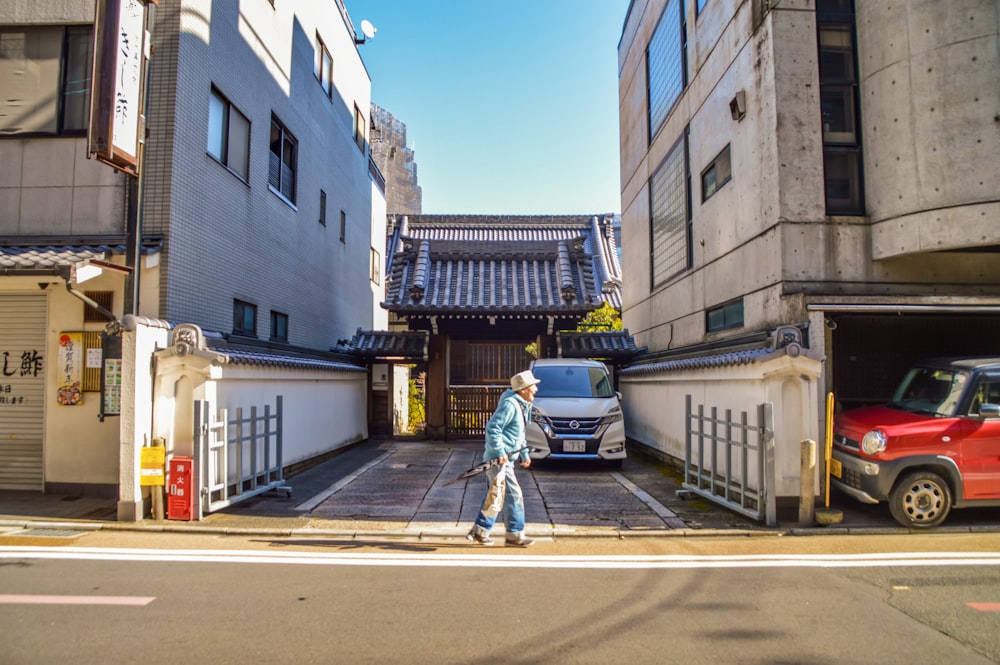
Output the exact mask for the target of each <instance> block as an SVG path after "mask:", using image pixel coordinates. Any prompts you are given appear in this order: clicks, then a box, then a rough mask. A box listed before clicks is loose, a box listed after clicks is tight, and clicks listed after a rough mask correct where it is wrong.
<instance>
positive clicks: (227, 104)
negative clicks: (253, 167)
mask: <svg viewBox="0 0 1000 665" xmlns="http://www.w3.org/2000/svg"><path fill="white" fill-rule="evenodd" d="M209 94H210V96H211V99H214V100H218V101H219V102H221V104H222V108H223V116H224V117H223V118H222V127H221V136H219V137H213V135H212V123H211V122H209V126H208V141H209V145H208V147H207V148H206V149H207V151H208V155H209V156H210V157H211V158H212V159H214V160H215V161H217V162H219V163H220V164H221V165H222V166H224V167H226V169H227V170H228V171H229V172H230V173H232V174H233V175H235V176H236V177H238V178H240V179H241V180H243V181H244V182H249V181H250V136H251V134H252V129H253V128H252V126H251V123H250V118H248V117H247V116H246V114H244V113H243V112H242V111H240V109H239V108H238V107H237V106H236V105H234V104H233V103H232V102H231V101H229V98H228V97H226V96H225V95H224V94H222V92H221V91H220V90H219V89H218V88H217V87H215V86H214V85H213V86H212V90H211V92H210V93H209ZM209 103H210V104H211V100H210V102H209ZM210 108H211V107H210ZM234 113H235V114H236V118H237V119H242V121H243V126H245V127H246V136H245V137H243V139H242V140H240V141H238V143H239V145H241V146H242V147H243V157H244V158H243V160H242V161H243V163H242V165H241V166H242V168H239V165H238V166H236V167H234V166H233V161H235V160H238V157H236V156H234V155H233V154H232V153H233V150H232V148H233V145H234V140H233V139H234V138H240V137H239V136H234V132H236V131H237V129H236V128H234V126H233V118H234V115H233V114H234ZM209 116H210V117H211V111H210V112H209ZM213 138H218V139H221V144H222V145H221V146H219V148H220V149H219V152H220V154H218V155H216V154H215V153H214V152H212V149H213V147H212V145H211V144H212V139H213Z"/></svg>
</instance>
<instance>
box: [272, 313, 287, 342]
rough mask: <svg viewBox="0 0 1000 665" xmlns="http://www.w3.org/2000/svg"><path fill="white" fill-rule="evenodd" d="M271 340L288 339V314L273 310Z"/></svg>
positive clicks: (280, 340)
mask: <svg viewBox="0 0 1000 665" xmlns="http://www.w3.org/2000/svg"><path fill="white" fill-rule="evenodd" d="M271 341H272V342H287V341H288V315H287V314H282V313H281V312H275V311H274V310H273V309H272V310H271Z"/></svg>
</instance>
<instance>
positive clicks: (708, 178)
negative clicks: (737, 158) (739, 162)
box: [701, 145, 733, 203]
mask: <svg viewBox="0 0 1000 665" xmlns="http://www.w3.org/2000/svg"><path fill="white" fill-rule="evenodd" d="M732 171H733V167H732V164H731V163H730V160H729V146H728V145H727V146H726V147H725V148H723V149H722V152H720V153H719V154H718V155H716V156H715V159H713V160H712V163H711V164H709V165H708V168H706V169H705V170H704V171H702V172H701V200H702V203H704V202H705V201H707V200H708V199H709V198H710V197H711V196H712V194H715V193H716V192H717V191H719V190H720V189H722V186H723V185H725V184H726V183H727V182H729V181H730V180H731V179H732V176H733V173H732Z"/></svg>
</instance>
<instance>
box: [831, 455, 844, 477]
mask: <svg viewBox="0 0 1000 665" xmlns="http://www.w3.org/2000/svg"><path fill="white" fill-rule="evenodd" d="M843 473H844V465H843V464H841V463H840V460H836V459H832V458H831V459H830V475H831V476H833V477H834V478H840V476H841V475H843Z"/></svg>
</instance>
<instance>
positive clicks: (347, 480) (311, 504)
mask: <svg viewBox="0 0 1000 665" xmlns="http://www.w3.org/2000/svg"><path fill="white" fill-rule="evenodd" d="M391 454H392V453H391V452H388V453H383V454H382V456H381V457H379V458H377V459H374V460H372V461H371V462H368V464H365V465H364V466H363V467H361V468H360V469H358V470H357V471H355V472H354V473H352V474H351V475H349V476H344V477H343V478H341V479H340V480H338V481H337V482H335V483H334V484H332V485H330V486H329V487H327V488H326V489H325V490H323V491H322V492H320V493H319V494H317V495H316V496H314V497H312V498H311V499H309V500H308V501H306V502H304V503H300V504H299V505H297V506H295V510H299V511H303V512H305V511H309V510H312V509H313V508H315V507H316V506H318V505H319V504H321V503H323V502H324V501H326V500H327V499H329V498H330V497H331V496H333V495H334V494H336V493H337V492H339V491H340V490H342V489H343V488H345V487H347V486H348V485H350V484H351V483H353V482H354V481H355V480H357V479H358V476H360V475H361V474H363V473H365V472H366V471H368V469H370V468H372V467H373V466H377V465H378V464H381V463H382V460H384V459H385V458H386V457H388V456H389V455H391Z"/></svg>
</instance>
